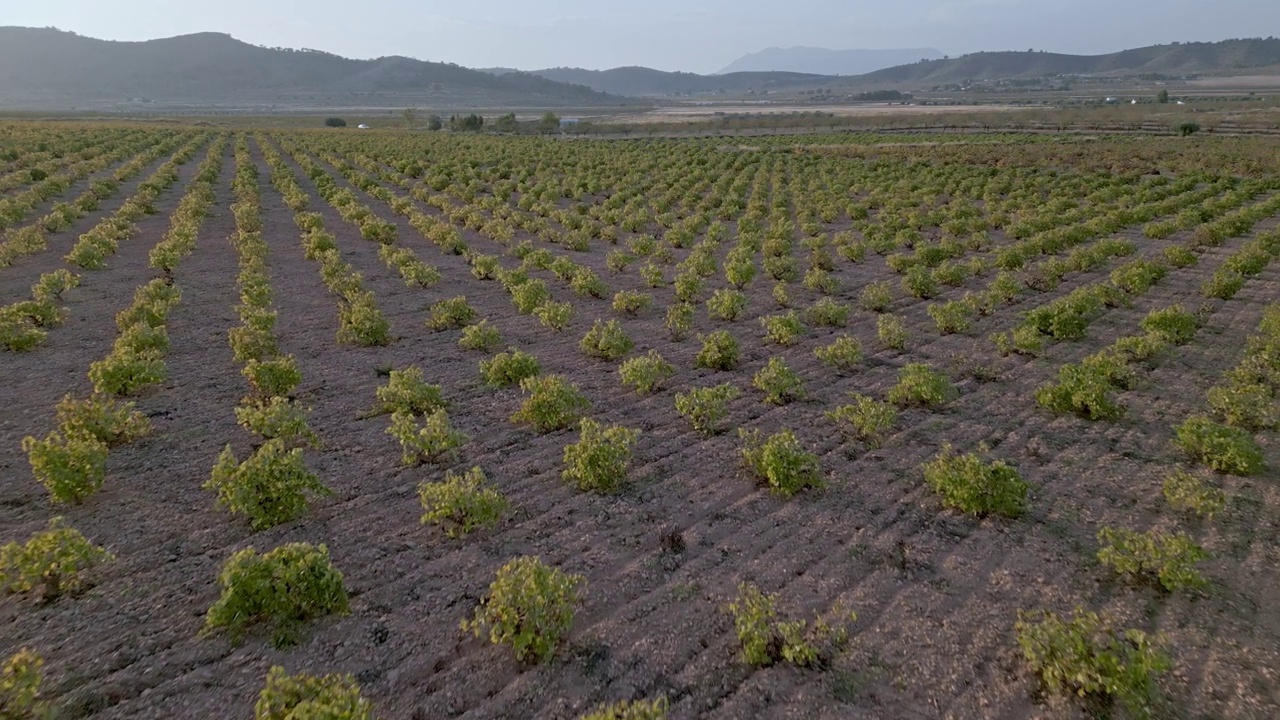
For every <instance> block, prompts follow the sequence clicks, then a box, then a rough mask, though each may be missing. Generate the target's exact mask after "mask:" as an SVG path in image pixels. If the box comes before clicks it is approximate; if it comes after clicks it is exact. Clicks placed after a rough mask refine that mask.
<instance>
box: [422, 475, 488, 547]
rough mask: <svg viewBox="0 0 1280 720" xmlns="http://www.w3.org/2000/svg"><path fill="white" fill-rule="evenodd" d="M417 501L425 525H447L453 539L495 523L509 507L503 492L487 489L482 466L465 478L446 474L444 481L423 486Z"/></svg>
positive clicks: (446, 529)
mask: <svg viewBox="0 0 1280 720" xmlns="http://www.w3.org/2000/svg"><path fill="white" fill-rule="evenodd" d="M418 498H419V499H420V500H421V501H422V509H423V510H425V511H426V512H425V513H424V514H423V515H422V523H423V524H424V525H425V524H427V523H431V524H433V525H441V526H444V528H445V532H446V533H447V534H448V535H449V537H451V538H456V537H462V536H463V535H466V534H468V533H470V532H472V531H473V530H477V529H479V528H483V527H488V526H490V525H493V524H496V523H497V522H498V520H500V519H501V518H502V515H503V514H504V513H506V511H507V508H508V507H510V503H509V502H508V501H507V498H506V497H505V496H504V495H503V494H502V493H501V492H499V491H498V490H497V489H496V488H492V487H489V486H488V478H486V477H485V475H484V471H483V470H481V469H480V468H479V467H473V468H471V469H470V470H468V471H467V472H466V473H465V474H463V475H458V474H455V473H454V472H452V471H450V472H447V473H445V476H444V482H438V483H432V482H424V483H422V484H421V485H419V486H418Z"/></svg>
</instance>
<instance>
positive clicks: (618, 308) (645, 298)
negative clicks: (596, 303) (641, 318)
mask: <svg viewBox="0 0 1280 720" xmlns="http://www.w3.org/2000/svg"><path fill="white" fill-rule="evenodd" d="M652 306H653V297H652V296H651V295H649V293H645V292H639V291H636V290H619V291H618V292H617V293H614V296H613V310H614V312H620V313H623V314H624V315H630V316H632V317H635V316H636V315H639V314H640V312H641V311H643V310H648V309H649V308H650V307H652Z"/></svg>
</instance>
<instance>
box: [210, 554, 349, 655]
mask: <svg viewBox="0 0 1280 720" xmlns="http://www.w3.org/2000/svg"><path fill="white" fill-rule="evenodd" d="M218 584H219V585H221V586H222V595H221V596H220V597H219V598H218V601H217V602H215V603H214V604H213V606H212V607H210V608H209V612H208V613H206V614H205V629H204V632H205V633H210V632H215V631H217V630H222V629H225V630H227V632H228V633H229V634H230V635H231V640H232V642H235V643H239V642H241V641H242V640H243V639H244V637H245V635H246V634H247V633H248V630H249V628H250V627H252V626H254V625H256V624H258V623H269V624H271V625H273V626H274V638H273V639H274V642H275V644H276V645H277V646H278V647H283V646H286V645H291V644H293V642H294V641H295V639H296V637H297V633H298V630H299V628H300V626H301V625H302V624H303V623H305V622H308V621H310V620H313V619H316V618H320V617H324V616H325V615H329V614H333V613H337V614H342V615H345V614H346V613H347V591H346V589H345V588H343V586H342V573H341V572H339V571H338V569H337V568H335V567H334V566H333V563H332V562H330V560H329V549H328V548H327V547H325V546H324V545H320V546H315V545H311V544H310V543H288V544H286V545H281V546H280V547H278V548H276V549H274V550H271V551H270V552H267V553H263V554H262V555H259V554H258V553H257V552H256V551H255V550H254V549H253V548H251V547H250V548H245V549H244V550H241V551H240V552H237V553H236V554H234V555H232V556H231V558H230V559H229V560H227V562H226V564H225V565H223V566H222V572H220V573H219V574H218Z"/></svg>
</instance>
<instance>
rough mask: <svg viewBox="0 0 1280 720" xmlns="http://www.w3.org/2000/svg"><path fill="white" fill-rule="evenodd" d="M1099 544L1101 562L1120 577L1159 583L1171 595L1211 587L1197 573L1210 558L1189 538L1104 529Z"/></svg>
mask: <svg viewBox="0 0 1280 720" xmlns="http://www.w3.org/2000/svg"><path fill="white" fill-rule="evenodd" d="M1098 543H1099V544H1100V545H1101V546H1102V547H1101V549H1099V550H1098V562H1100V563H1102V564H1103V565H1105V566H1107V567H1110V568H1112V569H1114V570H1115V571H1116V572H1117V573H1119V574H1121V575H1126V576H1129V577H1134V578H1136V577H1144V578H1149V579H1154V580H1158V581H1159V582H1160V585H1161V586H1163V587H1164V589H1165V590H1167V591H1169V592H1173V591H1175V590H1180V589H1182V588H1186V587H1194V588H1201V587H1204V586H1206V585H1208V584H1209V582H1208V581H1207V580H1205V579H1204V576H1203V575H1201V574H1200V572H1199V571H1197V570H1196V569H1195V564H1196V563H1198V562H1200V561H1201V560H1203V559H1205V558H1207V557H1209V554H1208V553H1206V552H1205V551H1204V550H1203V549H1201V547H1200V546H1199V545H1196V544H1195V543H1194V542H1192V540H1191V537H1190V536H1188V535H1186V534H1183V533H1177V534H1173V535H1170V534H1167V533H1162V532H1159V531H1156V530H1154V529H1152V530H1149V531H1147V532H1145V533H1136V532H1134V531H1132V530H1127V529H1125V528H1111V527H1104V528H1102V529H1101V530H1099V531H1098Z"/></svg>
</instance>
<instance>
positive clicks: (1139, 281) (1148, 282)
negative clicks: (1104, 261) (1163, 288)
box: [1111, 260, 1169, 295]
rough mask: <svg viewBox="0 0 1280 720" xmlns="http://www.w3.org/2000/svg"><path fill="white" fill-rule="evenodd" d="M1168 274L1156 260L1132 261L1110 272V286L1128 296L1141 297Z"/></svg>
mask: <svg viewBox="0 0 1280 720" xmlns="http://www.w3.org/2000/svg"><path fill="white" fill-rule="evenodd" d="M1167 272H1169V268H1168V266H1166V265H1165V264H1164V263H1162V262H1160V261H1158V260H1133V261H1130V262H1127V263H1125V264H1124V265H1121V266H1120V267H1118V268H1116V269H1115V270H1112V271H1111V284H1112V285H1115V286H1116V287H1118V288H1120V289H1121V290H1123V291H1125V292H1126V293H1128V294H1130V295H1141V294H1142V293H1144V292H1146V291H1147V290H1149V289H1150V288H1151V286H1152V285H1155V284H1156V283H1158V282H1160V280H1161V279H1162V278H1163V277H1164V276H1165V273H1167Z"/></svg>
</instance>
